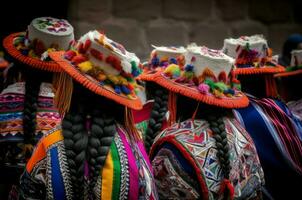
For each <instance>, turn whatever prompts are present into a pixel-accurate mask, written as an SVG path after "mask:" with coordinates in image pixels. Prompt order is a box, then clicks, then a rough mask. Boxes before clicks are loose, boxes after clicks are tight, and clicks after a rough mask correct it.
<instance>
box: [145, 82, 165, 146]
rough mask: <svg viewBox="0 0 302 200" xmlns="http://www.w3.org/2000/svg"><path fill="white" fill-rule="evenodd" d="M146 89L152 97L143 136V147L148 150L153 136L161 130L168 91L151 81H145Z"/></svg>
mask: <svg viewBox="0 0 302 200" xmlns="http://www.w3.org/2000/svg"><path fill="white" fill-rule="evenodd" d="M147 91H148V92H149V91H150V93H148V96H149V99H150V98H152V99H154V105H153V108H152V111H151V115H150V119H149V123H148V128H147V130H146V137H145V147H146V150H147V152H149V151H150V148H151V146H152V144H153V142H154V139H155V137H156V136H157V135H158V133H159V132H160V131H161V128H162V124H163V122H164V120H165V116H166V113H167V111H168V91H167V90H166V89H164V88H162V87H160V86H158V85H155V84H154V83H152V82H148V83H147ZM150 96H151V97H150Z"/></svg>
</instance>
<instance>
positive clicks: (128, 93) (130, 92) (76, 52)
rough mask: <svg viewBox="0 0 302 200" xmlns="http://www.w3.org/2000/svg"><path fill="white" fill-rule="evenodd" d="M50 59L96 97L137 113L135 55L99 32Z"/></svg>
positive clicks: (136, 65) (138, 101) (137, 86)
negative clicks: (114, 102)
mask: <svg viewBox="0 0 302 200" xmlns="http://www.w3.org/2000/svg"><path fill="white" fill-rule="evenodd" d="M49 55H50V57H51V58H52V59H53V60H54V61H55V62H56V63H57V64H59V65H60V67H61V68H62V69H63V71H65V72H66V73H67V74H69V75H70V76H71V77H72V78H73V79H74V80H76V81H77V82H79V83H80V84H82V85H83V86H84V87H86V88H88V89H89V90H91V91H92V92H95V93H96V94H99V95H102V96H104V97H107V98H109V99H112V100H114V101H116V102H117V103H119V104H122V105H124V106H126V107H129V108H132V109H135V110H139V109H141V108H142V103H141V101H140V99H139V98H138V97H137V95H136V92H137V90H139V89H141V88H140V86H139V85H138V84H137V83H136V80H135V77H137V76H138V75H139V74H140V73H141V69H140V68H139V65H140V61H139V59H138V58H137V57H136V56H135V54H133V53H130V52H128V51H126V49H125V48H124V47H123V46H122V45H121V44H118V43H116V42H114V41H112V40H110V39H109V38H107V37H106V36H105V35H104V34H102V33H100V32H98V31H90V32H88V33H87V34H85V35H84V36H82V37H81V38H80V40H79V41H78V42H77V44H76V45H75V46H74V47H72V49H71V50H69V51H67V52H62V51H61V52H51V53H50V54H49Z"/></svg>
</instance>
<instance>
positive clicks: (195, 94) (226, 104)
mask: <svg viewBox="0 0 302 200" xmlns="http://www.w3.org/2000/svg"><path fill="white" fill-rule="evenodd" d="M155 82H156V83H157V84H159V85H161V86H162V87H165V88H167V89H168V90H171V91H173V92H175V93H179V94H181V95H184V96H187V97H189V98H192V99H195V100H197V101H201V102H203V103H205V104H208V105H213V106H218V107H223V108H244V107H247V106H248V104H249V100H248V98H247V97H246V96H245V95H244V94H243V93H241V95H242V96H241V97H235V98H217V97H215V96H210V95H206V94H202V93H200V92H199V91H198V90H197V89H195V88H189V87H186V86H184V85H182V84H180V83H176V82H174V81H171V80H169V79H167V78H165V77H164V76H163V75H162V74H160V73H158V74H157V76H156V77H155Z"/></svg>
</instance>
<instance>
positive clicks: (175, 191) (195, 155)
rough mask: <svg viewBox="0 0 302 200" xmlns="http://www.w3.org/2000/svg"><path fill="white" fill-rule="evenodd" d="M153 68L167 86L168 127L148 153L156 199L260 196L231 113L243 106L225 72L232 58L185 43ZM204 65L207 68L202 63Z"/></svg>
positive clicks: (249, 153)
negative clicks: (178, 56)
mask: <svg viewBox="0 0 302 200" xmlns="http://www.w3.org/2000/svg"><path fill="white" fill-rule="evenodd" d="M184 56H185V64H182V63H179V61H177V59H175V60H176V62H174V63H168V65H167V67H163V68H161V69H159V70H158V71H157V72H155V75H154V76H153V79H154V82H156V83H158V84H159V85H160V86H162V87H164V88H166V89H168V90H169V96H168V110H169V120H168V122H169V125H170V126H169V127H168V128H166V129H165V130H163V131H162V132H161V133H160V134H158V135H157V137H156V139H155V141H154V143H153V145H152V147H151V151H150V159H151V161H152V166H153V170H154V177H155V181H156V186H157V189H158V193H159V197H160V198H161V199H261V198H262V194H261V191H262V186H263V184H264V182H263V172H262V168H261V165H260V163H259V160H258V156H257V153H256V150H255V147H254V144H253V142H252V140H251V138H250V137H249V135H248V134H247V132H246V131H245V130H244V128H242V127H241V126H240V124H239V123H238V121H237V120H236V119H235V118H234V116H233V115H232V111H231V109H232V108H240V107H245V106H247V105H248V99H247V97H246V96H245V95H244V94H243V93H241V92H240V91H239V90H238V83H237V81H236V80H234V79H233V77H232V76H229V77H228V76H227V73H230V71H231V69H232V65H233V59H232V58H230V57H228V56H226V55H225V54H223V53H222V52H221V51H217V50H212V49H208V48H206V47H196V46H194V45H192V46H189V47H188V51H187V52H185V53H184ZM204 66H208V67H204Z"/></svg>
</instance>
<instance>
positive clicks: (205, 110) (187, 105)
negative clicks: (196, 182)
mask: <svg viewBox="0 0 302 200" xmlns="http://www.w3.org/2000/svg"><path fill="white" fill-rule="evenodd" d="M192 105H197V104H196V101H194V100H192V99H189V98H187V97H184V96H178V106H177V107H178V108H177V117H178V119H180V120H186V119H190V118H191V117H192V113H193V112H194V109H196V107H194V106H192ZM227 114H228V110H226V109H223V108H217V107H213V106H210V105H205V104H200V105H199V106H198V112H197V115H196V117H195V118H196V119H205V120H206V121H207V122H208V123H209V126H210V127H209V128H210V129H211V130H212V131H213V133H214V134H213V137H214V139H215V142H216V148H217V157H218V159H219V163H220V165H221V170H222V174H223V180H222V185H223V184H225V182H224V181H225V180H227V181H229V176H230V171H231V164H230V147H229V144H228V139H227V132H226V130H225V124H224V121H223V117H224V116H227ZM231 187H232V186H231ZM222 188H225V189H224V190H223V191H222V192H223V195H224V198H225V199H227V198H228V197H229V196H230V195H232V193H233V191H231V189H230V187H226V186H225V185H224V186H222Z"/></svg>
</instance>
